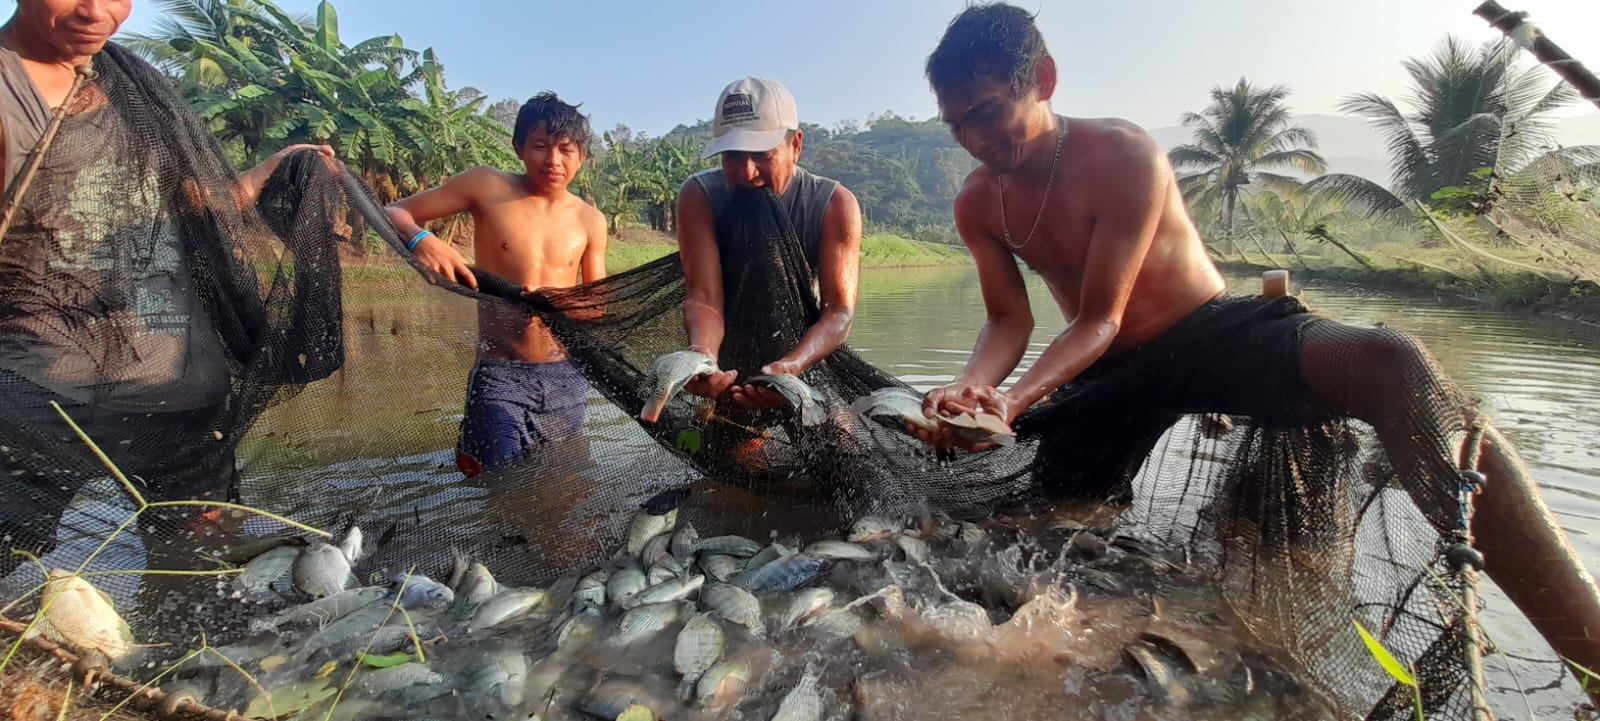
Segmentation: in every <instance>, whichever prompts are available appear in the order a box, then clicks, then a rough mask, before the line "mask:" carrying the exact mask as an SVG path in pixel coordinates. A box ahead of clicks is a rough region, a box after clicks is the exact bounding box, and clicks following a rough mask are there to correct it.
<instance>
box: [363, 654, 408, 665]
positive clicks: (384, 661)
mask: <svg viewBox="0 0 1600 721" xmlns="http://www.w3.org/2000/svg"><path fill="white" fill-rule="evenodd" d="M412 658H414V656H412V655H411V654H409V653H406V652H404V651H396V652H394V653H391V654H387V655H383V656H377V655H374V654H370V653H364V652H363V653H357V654H356V660H357V661H360V662H361V663H364V664H366V665H368V666H371V667H373V668H388V667H390V666H399V665H400V664H402V663H409V662H410V661H411V659H412Z"/></svg>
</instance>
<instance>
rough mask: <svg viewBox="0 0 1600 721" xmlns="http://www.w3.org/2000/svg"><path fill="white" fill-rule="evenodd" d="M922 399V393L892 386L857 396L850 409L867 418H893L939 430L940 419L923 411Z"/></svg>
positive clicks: (931, 429) (926, 428)
mask: <svg viewBox="0 0 1600 721" xmlns="http://www.w3.org/2000/svg"><path fill="white" fill-rule="evenodd" d="M922 401H923V397H922V394H921V393H918V392H916V391H913V390H911V389H909V388H900V387H896V386H890V387H888V388H879V389H878V390H875V391H873V392H872V393H871V394H870V395H865V396H862V397H860V398H857V399H856V400H855V401H854V402H852V403H851V404H850V410H852V411H855V412H856V413H858V414H860V415H862V416H864V417H867V418H892V419H894V420H896V421H901V422H906V423H911V424H912V425H914V426H917V427H918V428H922V429H924V430H929V431H934V430H938V429H939V421H938V420H936V419H933V418H929V417H928V416H927V415H925V414H924V413H923V412H922Z"/></svg>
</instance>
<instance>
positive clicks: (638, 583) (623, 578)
mask: <svg viewBox="0 0 1600 721" xmlns="http://www.w3.org/2000/svg"><path fill="white" fill-rule="evenodd" d="M649 585H650V583H649V579H647V578H646V577H645V574H644V571H641V570H639V569H637V568H624V569H622V570H620V571H617V572H615V573H612V574H611V578H610V579H608V580H607V581H606V596H608V597H610V599H611V602H612V603H614V604H617V605H619V606H620V605H622V604H623V603H624V602H626V601H627V600H628V599H629V598H632V597H633V595H634V594H636V593H638V592H640V591H643V590H644V589H645V588H647V587H649Z"/></svg>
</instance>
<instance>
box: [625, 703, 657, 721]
mask: <svg viewBox="0 0 1600 721" xmlns="http://www.w3.org/2000/svg"><path fill="white" fill-rule="evenodd" d="M617 721H656V712H654V711H651V710H650V707H649V706H644V705H641V704H633V705H631V706H629V707H627V708H625V709H623V710H622V713H619V714H617Z"/></svg>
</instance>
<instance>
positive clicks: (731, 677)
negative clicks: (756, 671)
mask: <svg viewBox="0 0 1600 721" xmlns="http://www.w3.org/2000/svg"><path fill="white" fill-rule="evenodd" d="M749 688H750V663H749V662H748V661H743V660H735V659H728V660H726V661H718V662H717V663H716V664H714V665H713V666H712V667H711V668H709V669H707V670H706V672H705V673H704V674H702V675H701V676H700V681H699V683H697V684H695V691H694V695H695V699H696V701H697V703H699V704H700V706H701V708H704V709H706V710H707V711H711V712H712V713H722V712H723V711H727V710H729V709H731V708H733V707H735V706H738V705H739V703H740V702H741V701H743V700H744V698H745V695H746V694H748V693H749Z"/></svg>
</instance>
